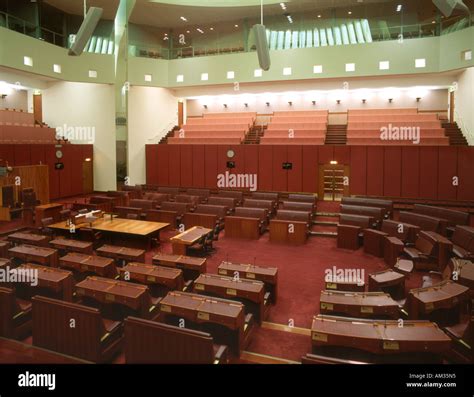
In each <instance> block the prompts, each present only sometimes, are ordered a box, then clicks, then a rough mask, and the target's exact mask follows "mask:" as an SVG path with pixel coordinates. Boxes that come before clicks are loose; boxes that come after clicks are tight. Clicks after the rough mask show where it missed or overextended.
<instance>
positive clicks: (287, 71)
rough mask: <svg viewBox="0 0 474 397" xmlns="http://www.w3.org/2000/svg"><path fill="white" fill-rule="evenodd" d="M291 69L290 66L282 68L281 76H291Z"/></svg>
mask: <svg viewBox="0 0 474 397" xmlns="http://www.w3.org/2000/svg"><path fill="white" fill-rule="evenodd" d="M291 73H292V70H291V68H290V67H286V68H283V76H291Z"/></svg>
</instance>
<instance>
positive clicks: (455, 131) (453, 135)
mask: <svg viewBox="0 0 474 397" xmlns="http://www.w3.org/2000/svg"><path fill="white" fill-rule="evenodd" d="M442 126H443V128H444V129H445V134H446V136H447V137H448V138H449V144H450V145H451V146H467V145H468V143H467V140H466V137H465V136H464V134H463V133H462V131H461V128H459V126H458V124H457V123H443V125H442Z"/></svg>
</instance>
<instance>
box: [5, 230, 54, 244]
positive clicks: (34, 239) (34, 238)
mask: <svg viewBox="0 0 474 397" xmlns="http://www.w3.org/2000/svg"><path fill="white" fill-rule="evenodd" d="M49 240H51V237H48V236H42V235H41V234H33V233H20V232H19V233H13V234H10V235H9V236H8V241H11V242H12V243H13V245H19V244H29V245H37V246H39V247H47V246H48V242H49Z"/></svg>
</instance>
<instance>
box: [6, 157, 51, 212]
mask: <svg viewBox="0 0 474 397" xmlns="http://www.w3.org/2000/svg"><path fill="white" fill-rule="evenodd" d="M48 174H49V170H48V166H47V165H25V166H20V167H13V170H12V171H11V172H9V173H8V174H7V175H5V176H2V177H0V186H5V185H14V186H16V189H15V195H16V196H15V200H18V197H19V194H20V192H21V189H23V188H29V187H31V188H33V189H34V191H35V192H36V198H37V199H38V200H40V201H41V203H42V204H46V203H49V177H48ZM17 177H19V178H20V179H19V182H20V185H16V178H17Z"/></svg>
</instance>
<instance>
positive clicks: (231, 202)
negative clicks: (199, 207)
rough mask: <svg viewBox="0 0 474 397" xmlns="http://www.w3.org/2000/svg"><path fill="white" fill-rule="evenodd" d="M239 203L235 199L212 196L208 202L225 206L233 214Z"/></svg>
mask: <svg viewBox="0 0 474 397" xmlns="http://www.w3.org/2000/svg"><path fill="white" fill-rule="evenodd" d="M237 201H238V199H237V198H234V197H223V196H219V197H216V196H211V197H209V199H208V200H207V204H210V205H221V206H225V207H227V208H229V211H231V212H233V211H234V209H235V207H236V206H237Z"/></svg>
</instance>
